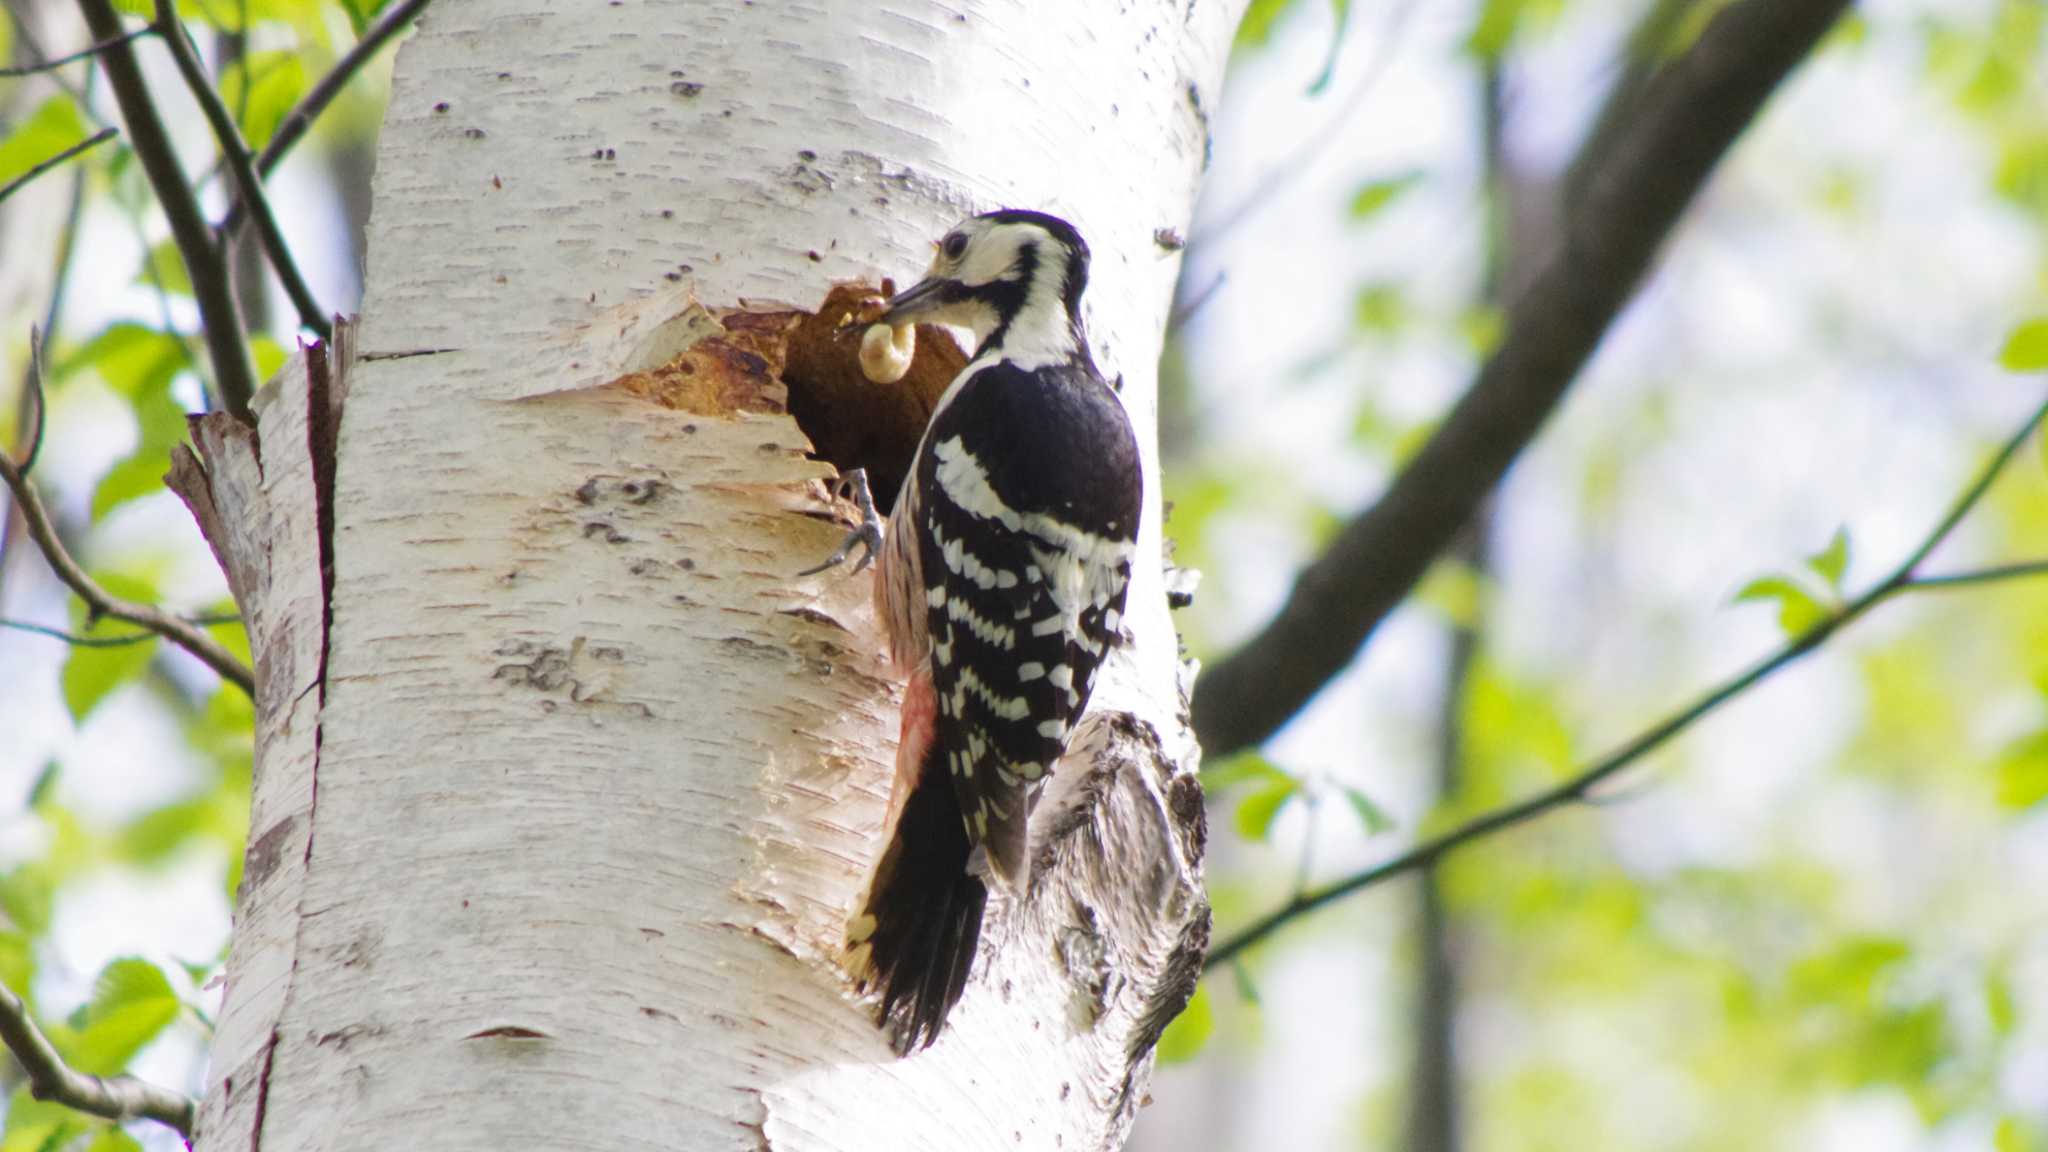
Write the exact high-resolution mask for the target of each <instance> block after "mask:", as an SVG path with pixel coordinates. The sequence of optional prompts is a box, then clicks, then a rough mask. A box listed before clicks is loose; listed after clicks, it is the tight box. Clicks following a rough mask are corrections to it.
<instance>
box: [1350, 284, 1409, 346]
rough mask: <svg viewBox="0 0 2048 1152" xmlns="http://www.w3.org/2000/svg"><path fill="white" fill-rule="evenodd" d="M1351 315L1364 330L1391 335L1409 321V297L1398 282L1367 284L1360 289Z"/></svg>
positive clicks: (1354, 321)
mask: <svg viewBox="0 0 2048 1152" xmlns="http://www.w3.org/2000/svg"><path fill="white" fill-rule="evenodd" d="M1351 317H1352V322H1353V323H1354V324H1355V325H1357V327H1358V329H1359V330H1360V331H1362V332H1370V333H1372V334H1374V335H1377V336H1391V335H1393V334H1394V333H1396V332H1399V331H1400V330H1401V327H1402V325H1404V324H1406V323H1407V322H1408V298H1407V297H1406V296H1405V295H1404V294H1403V293H1402V291H1401V286H1400V285H1398V284H1393V283H1380V284H1367V285H1366V286H1364V287H1363V288H1360V289H1359V290H1358V298H1357V300H1356V301H1355V302H1354V303H1353V304H1352V309H1351Z"/></svg>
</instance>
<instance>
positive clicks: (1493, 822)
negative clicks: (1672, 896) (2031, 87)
mask: <svg viewBox="0 0 2048 1152" xmlns="http://www.w3.org/2000/svg"><path fill="white" fill-rule="evenodd" d="M2044 418H2048V404H2043V405H2042V406H2041V407H2039V408H2036V409H2035V410H2034V413H2033V415H2031V416H2029V417H2028V418H2027V420H2026V423H2025V424H2023V425H2021V427H2020V429H2019V431H2017V432H2015V433H2014V434H2013V435H2012V437H2011V438H2010V439H2008V440H2007V441H2006V442H2005V444H2004V446H2003V447H2001V448H2000V449H1999V450H1998V452H1997V454H1996V455H1994V456H1993V457H1992V458H1991V461H1990V463H1988V464H1986V465H1985V466H1984V469H1983V471H1981V472H1979V473H1978V474H1977V477H1976V479H1975V480H1973V481H1972V482H1971V484H1970V486H1969V487H1968V488H1966V489H1964V490H1963V493H1962V494H1961V495H1960V496H1958V497H1957V498H1956V500H1955V502H1954V503H1953V504H1951V505H1950V506H1949V509H1948V512H1947V514H1946V515H1944V516H1943V517H1942V518H1941V520H1940V521H1939V522H1938V523H1936V524H1935V526H1934V528H1933V529H1932V530H1931V531H1930V532H1928V534H1927V535H1926V537H1925V538H1923V539H1922V540H1921V542H1920V546H1919V547H1918V548H1915V549H1914V550H1913V554H1912V555H1910V556H1908V557H1906V559H1905V560H1904V561H1903V562H1901V563H1900V564H1899V566H1898V567H1896V568H1894V569H1893V570H1892V572H1891V574H1890V575H1888V576H1886V577H1885V578H1884V579H1883V580H1880V581H1878V582H1877V584H1875V585H1873V586H1872V587H1871V588H1870V590H1869V591H1867V592H1865V593H1863V594H1862V595H1860V596H1858V597H1856V598H1855V599H1853V600H1850V601H1848V602H1847V603H1844V604H1843V605H1841V606H1840V607H1839V608H1836V609H1835V610H1834V611H1833V612H1832V613H1831V614H1829V615H1828V617H1827V618H1826V619H1824V620H1822V621H1821V622H1820V623H1818V624H1815V625H1814V626H1813V627H1812V628H1809V629H1808V630H1807V631H1805V632H1803V633H1801V634H1800V635H1799V636H1797V637H1795V638H1794V639H1792V640H1790V641H1787V642H1786V643H1785V645H1784V646H1782V647H1780V648H1779V649H1778V650H1777V651H1776V652H1773V653H1771V654H1770V655H1769V656H1767V657H1765V658H1764V659H1762V660H1760V661H1758V662H1757V663H1755V664H1753V665H1751V666H1750V667H1749V668H1748V669H1746V670H1744V671H1743V672H1741V673H1739V674H1737V675H1736V676H1734V677H1731V678H1730V679H1728V680H1724V681H1722V682H1721V683H1720V684H1718V685H1716V686H1715V687H1714V688H1713V689H1712V690H1710V691H1708V692H1707V693H1706V694H1705V695H1703V696H1701V697H1699V698H1698V699H1696V700H1694V701H1693V702H1692V703H1690V704H1688V705H1686V706H1685V707H1684V708H1681V709H1679V710H1678V711H1677V712H1675V713H1673V714H1671V715H1670V716H1667V717H1665V718H1664V719H1663V720H1660V721H1658V722H1657V723H1656V724H1655V725H1653V726H1652V727H1651V728H1649V729H1648V730H1647V731H1645V732H1643V733H1642V734H1640V735H1638V736H1637V737H1635V739H1633V740H1630V741H1629V742H1628V743H1626V744H1623V745H1622V746H1621V747H1620V748H1617V749H1615V750H1614V751H1613V752H1610V753H1609V754H1607V755H1606V756H1604V757H1602V758H1600V759H1599V760H1596V761H1594V762H1593V763H1592V764H1590V765H1588V766H1587V767H1586V768H1585V769H1583V770H1581V771H1580V772H1579V773H1578V774H1577V775H1574V776H1573V777H1572V778H1571V779H1569V780H1566V781H1564V782H1563V783H1561V784H1559V785H1557V786H1556V787H1554V788H1550V789H1548V790H1546V791H1542V792H1538V793H1536V794H1535V795H1533V796H1530V797H1529V798H1527V799H1525V800H1521V801H1519V802H1517V803H1514V804H1510V805H1508V806H1506V807H1504V808H1499V809H1496V810H1495V811H1492V812H1489V813H1487V814H1486V815H1484V816H1480V817H1477V818H1475V819H1473V820H1471V821H1469V822H1467V823H1464V824H1461V825H1459V826H1458V827H1456V828H1453V829H1451V830H1450V831H1448V832H1445V833H1442V834H1441V835H1438V836H1434V837H1431V838H1430V839H1428V840H1425V841H1423V842H1422V843H1420V844H1418V845H1416V846H1415V847H1413V848H1410V849H1409V850H1408V851H1406V852H1403V853H1402V854H1400V855H1399V856H1396V857H1394V858H1393V859H1391V860H1388V861H1386V862H1385V863H1383V864H1379V865H1375V866H1374V867H1371V868H1368V869H1366V870H1365V871H1363V872H1359V873H1357V874H1355V875H1353V876H1350V877H1347V878H1345V879H1343V880H1339V881H1337V882H1336V883H1334V884H1330V885H1327V886H1325V887H1322V888H1318V889H1316V890H1315V891H1313V892H1308V893H1304V894H1302V895H1300V896H1296V897H1295V898H1294V899H1292V900H1289V901H1288V902H1287V903H1286V904H1283V905H1281V906H1280V907H1279V908H1278V909H1276V910H1274V911H1273V912H1271V913H1269V914H1268V915H1266V916H1264V917H1262V918H1261V919H1259V920H1258V921H1256V922H1254V923H1253V924H1252V925H1251V927H1249V928H1246V929H1245V930H1244V931H1242V932H1240V933H1238V934H1237V935H1235V936H1232V937H1231V938H1229V939H1228V940H1225V941H1224V942H1223V943H1222V944H1219V945H1218V946H1216V947H1215V948H1213V949H1211V950H1210V952H1209V959H1208V966H1209V967H1212V968H1213V967H1215V966H1216V965H1218V964H1223V963H1227V962H1228V961H1230V960H1231V959H1232V958H1233V957H1235V956H1237V955H1238V954H1239V953H1241V952H1243V951H1244V950H1245V949H1247V948H1250V947H1251V946H1252V945H1254V944H1257V943H1258V942H1259V941H1261V940H1264V939H1265V938H1266V937H1268V936H1270V935H1272V934H1273V933H1274V932H1275V931H1276V930H1278V929H1279V928H1280V926H1281V925H1283V924H1286V923H1287V922H1289V921H1291V920H1294V919H1296V918H1297V917H1300V916H1303V915H1306V914H1308V913H1309V912H1313V911H1314V910H1316V909H1317V908H1320V907H1322V906H1323V905H1325V904H1328V903H1331V902H1332V901H1335V900H1339V899H1342V898H1343V897H1345V896H1349V895H1351V894H1352V893H1354V892H1358V891H1361V890H1363V889H1366V888H1370V887H1372V886H1373V885H1375V884H1379V883H1381V882H1383V881H1386V880H1390V879H1392V878H1393V877H1396V876H1399V875H1401V874H1403V873H1405V872H1412V871H1415V870H1416V869H1419V868H1424V867H1427V866H1429V865H1431V864H1433V863H1435V862H1436V861H1437V860H1439V859H1440V858H1442V857H1443V856H1445V855H1447V854H1449V853H1450V852H1451V851H1453V850H1454V849H1457V848H1461V847H1463V846H1464V845H1466V844H1469V843H1471V842H1472V841H1474V840H1478V839H1480V838H1481V837H1484V836H1489V835H1491V834H1493V833H1495V832H1499V831H1501V830H1503V829H1506V828H1512V827H1514V826H1515V825H1517V824H1521V823H1524V822H1526V821H1529V820H1533V819H1535V818H1536V817H1538V816H1541V815H1543V814H1544V813H1546V812H1549V811H1550V810H1552V809H1554V808H1561V807H1564V806H1566V805H1569V804H1574V803H1579V802H1584V801H1585V800H1587V798H1588V797H1589V796H1590V795H1591V794H1592V792H1593V790H1594V789H1595V788H1598V787H1599V786H1600V785H1601V784H1602V783H1604V782H1606V781H1607V780H1608V779H1609V778H1611V777H1613V776H1614V775H1615V774H1616V773H1619V772H1620V771H1622V770H1623V769H1625V768H1627V767H1629V766H1630V765H1631V764H1634V763H1635V762H1636V761H1638V760H1640V759H1642V758H1643V757H1644V756H1646V755H1648V754H1649V753H1651V752H1654V751H1656V750H1657V749H1658V748H1660V747H1662V746H1663V745H1664V744H1665V743H1667V742H1668V741H1670V740H1671V739H1672V738H1673V737H1675V736H1677V735H1678V734H1679V733H1681V732H1684V731H1685V730H1686V729H1688V728H1690V727H1692V726H1693V724H1695V723H1697V722H1698V721H1699V720H1701V719H1703V718H1705V717H1706V716H1708V715H1709V714H1711V713H1713V712H1714V711H1716V710H1717V709H1719V708H1720V707H1721V706H1722V705H1723V704H1726V703H1728V702H1729V701H1730V700H1733V699H1735V698H1736V697H1738V696H1740V695H1742V694H1743V693H1745V692H1747V691H1749V690H1750V689H1751V688H1754V687H1756V686H1757V685H1758V684H1761V683H1762V682H1763V681H1765V680H1766V679H1768V678H1769V677H1770V676H1771V675H1772V674H1773V673H1775V672H1777V671H1778V670H1779V669H1781V668H1784V667H1785V666H1786V665H1789V664H1791V663H1793V662H1794V661H1796V660H1798V659H1799V658H1800V657H1802V656H1805V655H1806V654H1807V653H1809V652H1812V651H1814V650H1815V649H1817V648H1819V647H1820V646H1821V645H1822V644H1825V643H1826V642H1827V641H1828V640H1829V639H1830V638H1831V637H1833V636H1834V635H1835V633H1837V632H1840V631H1841V630H1842V629H1843V628H1845V627H1847V626H1848V625H1849V624H1851V623H1852V622H1854V621H1855V620H1857V619H1858V618H1860V617H1861V616H1863V615H1864V614H1865V613H1867V612H1869V611H1870V610H1871V609H1873V608H1875V607H1877V606H1878V605H1880V604H1882V603H1884V602H1885V601H1887V600H1890V599H1891V598H1893V597H1894V596H1898V595H1901V594H1903V593H1907V592H1913V591H1918V590H1921V589H1932V588H1955V587H1958V586H1969V585H1983V584H1990V583H1993V582H1996V581H2000V580H2015V579H2021V578H2025V577H2029V576H2037V575H2042V574H2044V573H2048V561H2032V562H2028V563H2021V564H2006V565H2001V566H1998V567H1995V568H1985V569H1981V570H1975V571H1969V572H1956V573H1950V574H1947V575H1935V576H1921V575H1919V574H1918V570H1919V567H1920V565H1921V564H1922V563H1924V562H1925V561H1926V560H1927V557H1928V556H1929V555H1930V554H1932V553H1933V551H1934V550H1935V549H1936V548H1938V547H1940V546H1941V543H1942V541H1944V540H1946V539H1948V537H1949V535H1950V533H1952V532H1954V531H1955V528H1956V525H1958V524H1960V523H1962V520H1963V517H1965V516H1967V515H1969V513H1970V510H1971V509H1972V508H1975V507H1976V506H1977V502H1978V501H1979V500H1981V499H1983V497H1984V493H1985V492H1986V491H1988V490H1989V489H1990V487H1991V484H1992V482H1993V481H1994V480H1997V479H1998V477H1999V474H2000V473H2002V472H2003V471H2005V466H2006V465H2007V464H2008V463H2010V462H2011V461H2012V458H2013V456H2014V455H2015V454H2016V453H2018V452H2019V450H2020V448H2021V446H2022V445H2024V444H2025V443H2026V442H2027V438H2028V437H2030V436H2032V435H2033V434H2034V431H2035V429H2037V428H2039V427H2040V425H2041V422H2042V420H2043V419H2044Z"/></svg>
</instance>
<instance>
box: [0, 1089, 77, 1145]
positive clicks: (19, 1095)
mask: <svg viewBox="0 0 2048 1152" xmlns="http://www.w3.org/2000/svg"><path fill="white" fill-rule="evenodd" d="M85 1130H86V1121H85V1118H84V1117H82V1116H80V1115H79V1114H78V1113H76V1112H73V1111H72V1110H71V1109H69V1108H66V1107H65V1106H64V1105H62V1104H59V1103H57V1102H56V1101H54V1100H38V1099H36V1098H35V1097H33V1096H30V1095H29V1094H28V1085H26V1084H24V1085H22V1086H21V1087H19V1088H16V1089H15V1090H14V1093H13V1095H11V1096H9V1097H8V1099H7V1128H6V1131H5V1135H4V1136H0V1152H45V1150H46V1149H52V1148H62V1147H63V1146H64V1145H65V1144H66V1143H68V1142H70V1141H71V1140H72V1139H74V1138H76V1137H77V1136H79V1135H81V1134H82V1133H84V1132H85Z"/></svg>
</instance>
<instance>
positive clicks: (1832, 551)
mask: <svg viewBox="0 0 2048 1152" xmlns="http://www.w3.org/2000/svg"><path fill="white" fill-rule="evenodd" d="M1806 566H1807V567H1808V568H1811V569H1813V571H1814V573H1815V574H1816V575H1818V576H1819V577H1820V578H1821V579H1823V580H1825V581H1827V583H1828V587H1830V588H1832V589H1834V590H1835V591H1836V592H1838V593H1839V592H1840V591H1841V590H1842V577H1843V575H1844V574H1846V573H1847V572H1848V571H1849V529H1848V527H1847V526H1843V527H1841V528H1837V529H1835V535H1834V537H1833V538H1832V539H1830V540H1829V541H1828V546H1827V547H1826V548H1823V549H1821V550H1820V551H1819V552H1817V553H1815V554H1814V555H1812V556H1809V557H1807V560H1806Z"/></svg>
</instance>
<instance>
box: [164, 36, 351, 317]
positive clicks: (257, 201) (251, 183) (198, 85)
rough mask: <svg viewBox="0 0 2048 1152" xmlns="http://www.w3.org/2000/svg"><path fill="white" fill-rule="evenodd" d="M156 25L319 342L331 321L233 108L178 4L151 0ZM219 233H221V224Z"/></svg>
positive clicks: (292, 296) (238, 194)
mask: <svg viewBox="0 0 2048 1152" xmlns="http://www.w3.org/2000/svg"><path fill="white" fill-rule="evenodd" d="M156 28H157V31H158V32H159V33H161V34H162V35H163V38H164V43H165V45H167V46H168V47H169V48H170V50H171V59H172V60H174V61H176V62H177V65H178V73H179V75H181V76H183V77H184V78H185V87H186V88H188V89H190V90H191V92H192V98H193V99H195V100H197V101H199V110H200V111H201V112H203V113H205V115H206V123H207V124H208V125H209V126H210V127H211V128H212V129H213V138H214V140H215V141H216V142H217V143H218V144H219V145H220V152H221V157H222V159H223V160H225V161H226V162H227V166H228V171H229V172H232V173H234V177H235V180H234V183H235V197H236V198H235V202H236V203H237V204H246V205H248V206H249V208H248V211H249V215H250V216H251V218H253V219H254V220H255V221H256V234H257V235H258V236H259V237H261V238H262V240H263V251H264V252H265V253H266V254H267V255H268V256H269V257H270V266H271V268H272V269H273V270H275V271H276V272H277V278H278V280H279V281H280V282H281V283H283V284H284V292H285V295H286V296H287V297H289V298H290V299H291V302H292V307H293V309H295V310H296V311H297V312H298V314H299V323H300V324H301V325H302V326H304V327H306V328H310V329H312V330H313V331H314V332H315V333H317V334H318V335H319V337H320V339H321V340H322V341H326V340H330V339H332V338H333V335H334V328H333V325H332V324H330V323H329V322H328V319H327V316H326V314H325V313H323V312H321V310H320V302H319V301H317V300H315V299H313V292H312V289H310V288H308V287H306V279H305V277H304V276H301V275H300V274H299V266H298V264H297V262H295V261H294V260H293V259H292V250H291V247H290V246H289V245H287V244H286V243H285V240H284V230H283V229H282V228H279V227H278V225H277V214H276V213H274V212H272V211H271V209H270V198H269V197H268V196H266V195H264V193H263V181H262V179H261V178H260V177H258V176H257V175H256V164H255V161H254V159H253V158H252V157H251V156H250V153H249V145H248V144H247V143H246V142H244V141H243V140H242V132H241V129H239V128H236V127H235V117H234V113H232V112H229V111H228V106H227V105H226V104H225V103H224V102H222V100H221V98H220V93H219V92H218V91H216V90H215V89H214V86H213V81H211V80H209V79H208V78H207V76H206V68H205V66H204V65H202V64H200V62H199V52H198V50H197V49H195V48H194V47H193V46H192V37H191V36H190V35H188V34H187V33H186V31H185V25H184V22H183V21H181V20H179V19H178V6H177V4H176V3H174V0H156ZM244 87H245V88H246V87H247V85H244ZM222 235H223V236H225V235H226V229H225V228H223V229H222ZM215 247H216V248H218V249H224V248H225V244H224V243H216V245H215ZM221 267H222V269H223V272H225V269H226V267H227V262H226V260H225V259H223V260H222V261H221Z"/></svg>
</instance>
